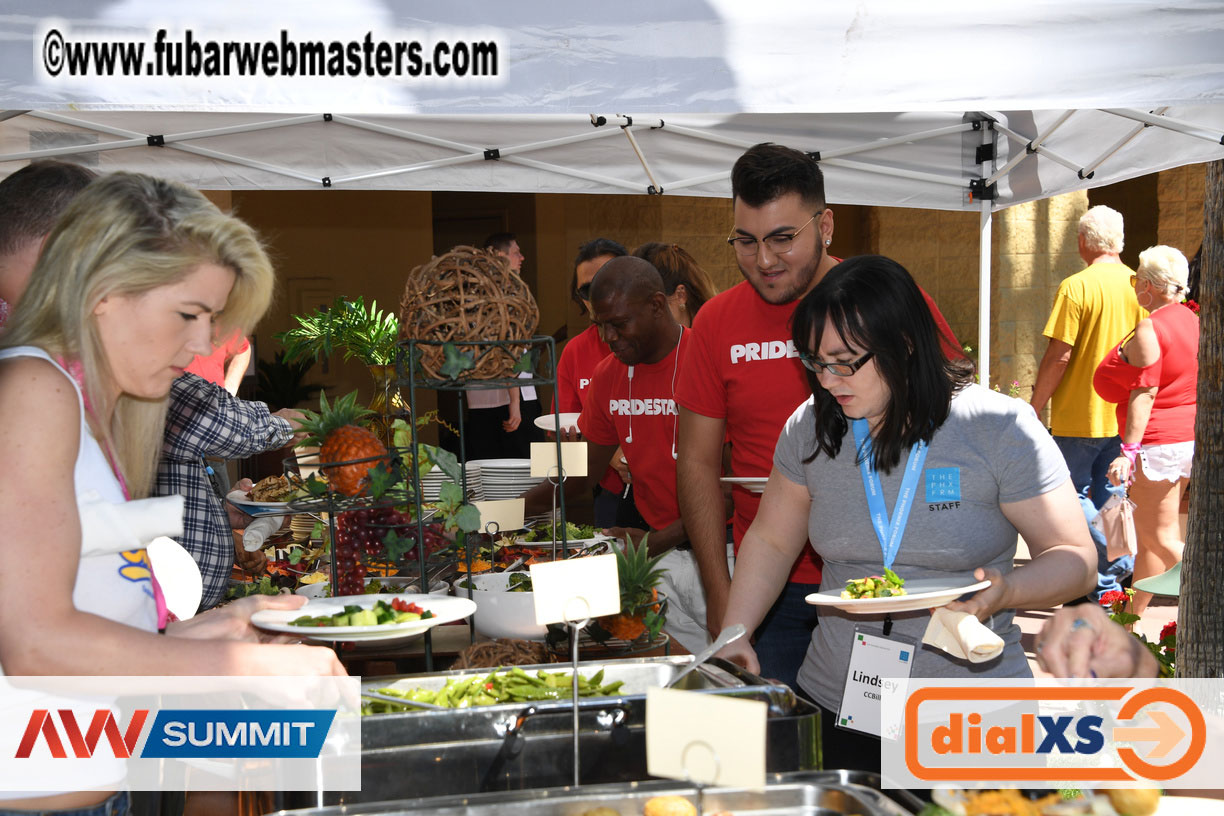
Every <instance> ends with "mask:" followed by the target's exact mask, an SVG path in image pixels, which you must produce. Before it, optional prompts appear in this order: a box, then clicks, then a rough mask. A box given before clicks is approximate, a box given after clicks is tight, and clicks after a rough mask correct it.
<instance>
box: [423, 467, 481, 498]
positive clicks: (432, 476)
mask: <svg viewBox="0 0 1224 816" xmlns="http://www.w3.org/2000/svg"><path fill="white" fill-rule="evenodd" d="M450 480H451V479H450V477H449V476H447V475H446V474H445V473H443V472H442V469H441V468H439V467H438V466H437V465H434V466H433V469H432V470H430V471H429V472H428V473H426V474H425V475H424V476H423V477H421V499H422V500H423V501H427V502H431V501H437V500H438V493H439V491H441V490H442V483H443V482H449V481H450ZM481 481H482V480H481V472H480V465H479V464H477V463H476V462H468V463H467V489H468V499H470V500H473V501H480V500H481V499H483V498H484V491H483V490H482V489H481Z"/></svg>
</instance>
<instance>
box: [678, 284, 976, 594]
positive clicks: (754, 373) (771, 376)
mask: <svg viewBox="0 0 1224 816" xmlns="http://www.w3.org/2000/svg"><path fill="white" fill-rule="evenodd" d="M922 295H923V297H924V298H926V301H927V305H928V306H929V307H930V309H931V316H932V317H933V318H934V319H935V325H936V328H937V329H938V331H939V334H940V341H941V345H942V346H943V347H944V350H945V353H949V354H953V353H954V354H955V355H956V356H958V357H959V356H963V355H962V354H961V350H960V346H959V344H957V342H956V338H955V337H954V336H953V334H952V330H951V329H950V328H949V327H948V323H947V321H946V320H944V318H943V315H941V314H940V313H939V309H938V307H936V305H935V303H934V301H932V300H931V298H930V296H929V295H927V294H926V292H923V293H922ZM798 306H799V301H798V300H795V301H792V302H790V303H784V304H780V305H774V304H771V303H766V302H765V301H764V300H762V299H761V296H760V295H758V294H757V292H756V290H755V289H753V288H752V285H751V284H749V283H748V282H747V281H744V282H742V283H739V284H737V285H736V286H733V287H731V288H730V289H728V290H727V291H725V292H723V293H722V294H720V295H718V296H716V297H715V298H713V299H712V300H710V301H709V302H707V303H706V304H705V305H704V306H702V307H701V311H699V312H698V313H697V319H696V320H694V321H693V331H692V334H693V339H692V347H691V348H690V349H689V351H688V353H687V356H686V358H685V363H684V367H683V370H681V372H680V381H679V383H678V384H677V385H676V401H677V402H678V403H679V404H680V405H682V406H684V407H685V408H687V409H689V410H690V411H693V412H694V413H697V414H701V415H702V416H708V417H715V418H719V419H723V420H725V422H726V428H727V438H728V440H729V441H730V442H731V469H732V471H733V472H734V473H735V475H736V476H768V475H769V472H770V471H771V470H772V469H773V454H774V448H775V447H776V446H777V444H778V435H779V434H780V433H781V432H782V426H783V425H785V424H786V420H787V419H788V418H789V417H790V415H791V414H792V413H793V412H794V410H795V408H797V407H798V406H799V404H800V403H802V402H804V401H805V400H806V399H807V398H808V397H810V396H811V395H812V392H811V390H809V388H808V383H807V378H806V377H805V375H804V369H803V366H802V364H800V362H799V353H798V352H797V351H796V350H795V344H794V341H793V340H792V339H791V317H792V316H793V315H794V313H795V309H796V308H798ZM732 499H733V501H734V504H735V515H734V518H733V523H732V535H733V538H734V541H735V549H736V550H737V551H738V550H739V545H740V542H741V541H743V539H744V533H745V532H747V530H748V527H749V525H750V524H752V520H753V519H754V518H756V514H757V508H758V507H759V506H760V504H761V496H760V494H758V493H752V492H750V491H748V490H745V489H744V488H742V487H738V486H737V487H735V488H734V489H733V491H732ZM790 580H791V581H792V582H796V583H804V584H816V583H820V557H819V556H817V555H816V552H815V551H814V550H813V549H812V548H811V547H810V546H809V547H806V548H804V550H803V553H802V554H801V555H800V556H799V559H798V560H797V561H796V562H795V566H794V568H793V569H792V570H791V574H790Z"/></svg>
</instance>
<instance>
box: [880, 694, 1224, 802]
mask: <svg viewBox="0 0 1224 816" xmlns="http://www.w3.org/2000/svg"><path fill="white" fill-rule="evenodd" d="M1043 709H1044V710H1043ZM904 716H905V724H904V732H905V737H904V738H905V764H906V767H907V769H908V770H909V772H910V773H911V774H913V775H914V776H915V777H916V778H918V779H920V780H926V781H930V782H943V781H953V780H956V781H963V780H983V781H991V782H1020V781H1029V782H1053V781H1058V780H1067V781H1072V782H1085V783H1089V782H1133V781H1139V780H1150V781H1164V780H1169V779H1174V778H1176V777H1179V776H1182V775H1183V774H1185V773H1186V772H1188V771H1189V770H1190V769H1191V768H1193V767H1194V765H1195V763H1196V762H1198V760H1199V759H1200V757H1201V756H1202V754H1203V749H1204V746H1205V744H1206V740H1207V727H1206V723H1205V721H1204V718H1203V713H1202V711H1201V710H1200V709H1199V706H1198V705H1197V704H1196V703H1195V701H1194V700H1193V699H1191V698H1190V696H1189V695H1187V694H1185V693H1184V692H1182V691H1180V690H1178V689H1175V688H1168V687H1153V688H1141V689H1136V688H1134V687H1127V686H1113V687H1105V688H1100V687H1074V688H1067V687H1056V688H1050V687H1046V688H1032V687H1014V688H1013V687H1007V686H992V687H987V688H973V687H964V686H962V687H941V686H928V687H925V688H921V689H918V690H916V691H913V692H912V693H911V694H910V695H909V697H908V698H907V699H906V701H905V715H904ZM1120 743H1131V744H1138V745H1142V746H1144V749H1143V750H1142V751H1140V750H1137V749H1136V748H1134V747H1130V746H1129V745H1122V744H1120ZM1115 752H1116V756H1117V759H1118V760H1119V761H1120V762H1121V764H1122V766H1124V767H1117V765H1116V763H1114V764H1113V765H1112V766H1111V765H1110V762H1112V756H1113V754H1114V753H1115ZM1104 757H1109V758H1110V760H1109V761H1107V762H1103V758H1104Z"/></svg>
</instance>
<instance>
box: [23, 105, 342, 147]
mask: <svg viewBox="0 0 1224 816" xmlns="http://www.w3.org/2000/svg"><path fill="white" fill-rule="evenodd" d="M30 116H32V117H34V118H36V119H45V120H47V121H49V122H58V123H59V124H61V125H73V126H74V127H81V128H90V129H92V130H98V131H102V132H103V133H109V134H111V135H112V136H122V135H129V136H134V135H136V132H135V131H132V130H123V129H120V128H110V127H108V126H107V125H102V124H98V123H96V122H89V121H84V120H81V119H74V118H73V117H71V116H62V115H60V114H56V113H50V112H47V111H32V112H31V113H30ZM322 121H323V116H322V114H309V115H307V116H289V117H286V118H284V119H270V120H267V121H263V122H249V123H247V124H245V125H231V126H229V127H219V128H205V129H204V130H193V131H187V132H185V133H165V134H161V136H162V139H163V140H165V143H166V144H170V143H171V142H183V141H188V140H191V139H207V138H208V137H210V136H229V135H231V134H234V133H252V132H255V131H259V130H275V129H276V128H282V127H293V126H294V125H306V124H312V123H314V122H322ZM147 135H148V134H140V137H139V138H140V140H141V143H142V144H147V142H145V137H146V136H147Z"/></svg>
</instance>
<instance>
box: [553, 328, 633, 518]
mask: <svg viewBox="0 0 1224 816" xmlns="http://www.w3.org/2000/svg"><path fill="white" fill-rule="evenodd" d="M611 355H612V349H610V348H609V347H608V344H607V343H605V342H604V341H603V340H601V339H600V337H599V330H598V329H597V328H595V326H588V327H587V328H586V329H585V330H584V331H583V332H581V333H580V334H579V335H578V336H577V337H575V338H574V339H573V340H570V341H569V342H568V343H566V344H565V348H564V349H562V350H561V359H559V360H558V361H557V390H556V396H555V397H554V398H553V405H554V406H560V407H559V408H558V410H559V411H560V412H561V413H575V414H576V413H581V411H582V407H583V405H584V404H585V402H586V389H587V387H588V386H589V385H590V384H591V378H592V377H594V376H595V367H596V366H598V365H599V364H600V363H601V362H603V359H604V358H605V357H609V356H611ZM626 458H628V457H626ZM599 486H600V487H602V488H603V489H604V490H610V491H612V492H613V493H616V494H618V495H619V494H620V493H621V492H623V491H624V489H625V483H624V482H622V481H621V478H620V475H619V474H617V472H616V471H615V470H613V469H612V468H610V467H609V468H608V472H607V473H605V474H604V475H603V478H602V479H600V480H599Z"/></svg>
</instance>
